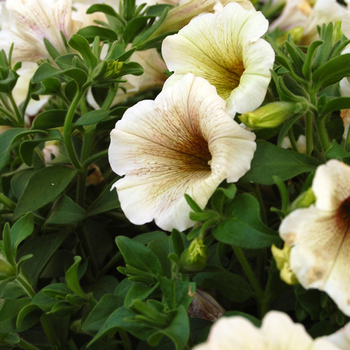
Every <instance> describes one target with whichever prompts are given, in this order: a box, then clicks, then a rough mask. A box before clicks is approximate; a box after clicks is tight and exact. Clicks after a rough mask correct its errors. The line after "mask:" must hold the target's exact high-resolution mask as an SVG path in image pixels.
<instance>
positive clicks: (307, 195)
mask: <svg viewBox="0 0 350 350" xmlns="http://www.w3.org/2000/svg"><path fill="white" fill-rule="evenodd" d="M315 201H316V197H315V195H314V193H313V191H312V188H311V187H310V188H309V189H308V190H307V191H305V192H303V193H301V194H300V195H299V196H298V197H297V198H296V199H295V200H294V202H293V203H292V204H291V205H290V207H289V210H288V211H289V212H292V211H293V210H295V209H298V208H308V207H309V206H310V205H311V204H313V203H315Z"/></svg>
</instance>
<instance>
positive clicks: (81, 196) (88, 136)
mask: <svg viewBox="0 0 350 350" xmlns="http://www.w3.org/2000/svg"><path fill="white" fill-rule="evenodd" d="M92 137H93V134H92V133H91V132H90V131H87V132H86V133H85V135H84V140H83V147H82V150H81V158H80V159H81V163H82V164H84V161H85V160H86V159H87V158H88V157H89V155H90V149H91V141H92ZM86 177H87V167H84V166H82V172H81V174H79V176H78V188H77V204H78V205H80V206H81V207H83V206H84V203H85V189H86Z"/></svg>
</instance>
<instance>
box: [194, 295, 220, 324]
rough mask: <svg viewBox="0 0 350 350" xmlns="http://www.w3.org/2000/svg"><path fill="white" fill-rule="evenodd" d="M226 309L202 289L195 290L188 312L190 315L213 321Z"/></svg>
mask: <svg viewBox="0 0 350 350" xmlns="http://www.w3.org/2000/svg"><path fill="white" fill-rule="evenodd" d="M225 312H226V310H225V309H224V308H223V307H222V306H221V305H220V304H219V303H218V302H217V301H216V300H215V299H214V298H213V297H212V296H211V295H210V294H208V293H206V292H203V291H202V290H198V289H197V290H196V292H195V294H194V296H193V299H192V301H191V304H190V306H189V308H188V313H189V315H190V316H192V317H197V318H203V319H204V320H208V321H211V322H215V321H217V320H218V318H219V317H221V316H222V315H223V314H224V313H225Z"/></svg>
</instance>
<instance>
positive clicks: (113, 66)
mask: <svg viewBox="0 0 350 350" xmlns="http://www.w3.org/2000/svg"><path fill="white" fill-rule="evenodd" d="M122 69H123V62H118V61H113V60H111V61H108V69H107V71H106V73H105V74H104V75H103V78H104V79H113V78H115V77H117V76H119V75H120V73H121V71H122Z"/></svg>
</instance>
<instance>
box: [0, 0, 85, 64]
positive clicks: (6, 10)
mask: <svg viewBox="0 0 350 350" xmlns="http://www.w3.org/2000/svg"><path fill="white" fill-rule="evenodd" d="M71 7H72V1H71V0H7V1H6V4H5V5H3V9H2V10H3V18H4V22H3V23H2V29H1V31H0V47H1V48H3V49H5V51H7V52H8V50H9V48H10V46H11V44H12V43H14V50H13V55H12V59H13V60H14V61H36V60H38V59H40V58H43V57H48V52H47V50H46V48H45V45H44V38H46V39H47V40H49V41H50V43H51V44H52V45H53V46H54V47H55V49H56V50H57V51H58V52H60V53H62V54H63V53H65V52H66V50H65V47H64V43H63V40H62V38H61V34H60V32H62V33H63V35H64V36H65V37H66V39H69V38H70V37H71V36H72V34H74V33H75V32H77V31H78V29H79V28H80V27H81V25H82V23H81V22H78V21H74V20H72V16H71V13H72V10H71Z"/></svg>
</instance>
